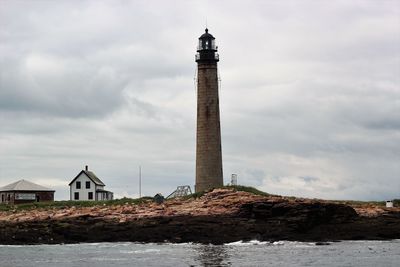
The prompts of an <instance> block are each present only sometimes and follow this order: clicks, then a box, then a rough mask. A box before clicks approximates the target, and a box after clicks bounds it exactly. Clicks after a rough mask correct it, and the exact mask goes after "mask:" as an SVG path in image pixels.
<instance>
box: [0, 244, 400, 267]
mask: <svg viewBox="0 0 400 267" xmlns="http://www.w3.org/2000/svg"><path fill="white" fill-rule="evenodd" d="M0 266H1V267H8V266H12V267H18V266H23V267H27V266H29V267H31V266H40V267H43V266H52V267H54V266H56V267H64V266H96V267H103V266H104V267H105V266H107V267H109V266H111V267H117V266H363V267H366V266H374V267H381V266H400V240H394V241H343V242H334V243H330V244H329V245H315V244H314V243H303V242H288V241H282V242H274V243H269V242H259V241H250V242H235V243H230V244H225V245H201V244H192V243H185V244H171V243H161V244H155V243H146V244H143V243H130V242H123V243H121V242H120V243H86V244H74V245H35V246H0Z"/></svg>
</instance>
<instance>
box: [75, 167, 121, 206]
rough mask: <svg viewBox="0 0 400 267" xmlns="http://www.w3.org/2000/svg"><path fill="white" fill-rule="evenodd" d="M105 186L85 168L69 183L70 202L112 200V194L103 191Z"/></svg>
mask: <svg viewBox="0 0 400 267" xmlns="http://www.w3.org/2000/svg"><path fill="white" fill-rule="evenodd" d="M104 186H105V184H104V183H103V182H102V181H101V180H100V179H99V178H98V177H97V176H96V174H94V173H93V172H91V171H89V169H88V166H86V167H85V169H84V170H82V171H81V172H80V173H79V174H78V175H77V176H76V177H75V178H74V179H73V180H72V181H71V182H70V183H69V192H70V200H90V201H100V200H112V199H113V196H114V194H113V193H112V192H110V191H107V190H104Z"/></svg>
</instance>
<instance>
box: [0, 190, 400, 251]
mask: <svg viewBox="0 0 400 267" xmlns="http://www.w3.org/2000/svg"><path fill="white" fill-rule="evenodd" d="M399 238H400V209H398V208H393V209H385V208H382V207H379V208H378V207H367V208H363V207H357V208H353V207H351V206H348V205H344V204H336V203H332V202H328V201H322V200H319V201H317V200H309V199H289V198H284V197H278V196H258V195H253V194H251V193H246V192H240V191H237V192H236V191H232V190H227V189H218V190H214V191H213V192H210V193H208V194H206V195H204V196H202V197H200V198H198V199H190V200H169V201H166V202H165V203H164V204H162V205H157V204H155V203H152V202H148V203H144V204H140V205H131V204H126V205H118V206H96V207H87V208H74V207H73V208H59V209H48V210H46V209H44V210H29V211H17V212H0V244H8V245H10V244H13V245H16V244H58V243H79V242H117V241H136V242H176V243H180V242H197V243H212V244H222V243H229V242H235V241H239V240H243V241H246V240H254V239H257V240H260V241H276V240H292V241H310V242H326V241H338V240H388V239H399Z"/></svg>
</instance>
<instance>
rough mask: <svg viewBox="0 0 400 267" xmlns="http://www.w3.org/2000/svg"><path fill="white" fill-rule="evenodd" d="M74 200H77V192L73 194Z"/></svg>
mask: <svg viewBox="0 0 400 267" xmlns="http://www.w3.org/2000/svg"><path fill="white" fill-rule="evenodd" d="M74 199H75V200H79V192H75V193H74Z"/></svg>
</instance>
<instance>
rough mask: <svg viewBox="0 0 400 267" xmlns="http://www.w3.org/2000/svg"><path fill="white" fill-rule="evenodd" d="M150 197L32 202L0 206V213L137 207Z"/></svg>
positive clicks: (150, 198)
mask: <svg viewBox="0 0 400 267" xmlns="http://www.w3.org/2000/svg"><path fill="white" fill-rule="evenodd" d="M152 199H153V198H152V197H142V198H135V199H133V198H121V199H115V200H107V201H71V200H64V201H51V202H34V203H24V204H18V205H6V204H1V205H0V211H19V210H32V209H64V208H70V207H95V206H116V205H124V204H126V203H128V204H133V205H138V204H141V203H145V202H148V201H149V200H152Z"/></svg>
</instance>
